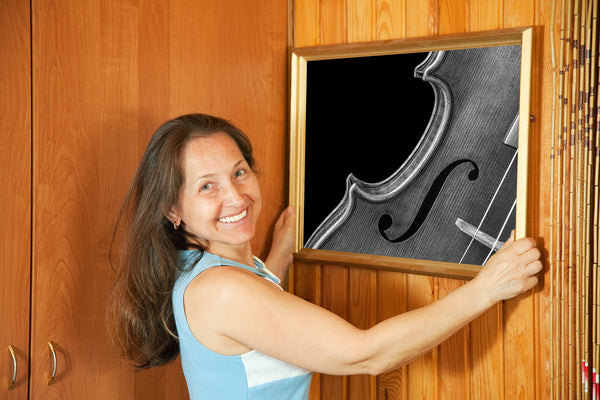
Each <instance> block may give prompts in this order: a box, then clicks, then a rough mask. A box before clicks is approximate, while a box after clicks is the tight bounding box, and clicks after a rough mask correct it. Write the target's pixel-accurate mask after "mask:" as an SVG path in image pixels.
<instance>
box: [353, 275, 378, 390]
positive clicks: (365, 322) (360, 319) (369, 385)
mask: <svg viewBox="0 0 600 400" xmlns="http://www.w3.org/2000/svg"><path fill="white" fill-rule="evenodd" d="M348 278H349V280H348V284H349V290H348V303H349V310H348V320H349V321H350V323H352V324H354V325H355V326H357V327H359V328H361V329H367V328H370V327H372V326H373V325H375V324H376V323H377V296H376V291H377V272H376V271H372V270H367V269H361V268H352V269H350V270H349V276H348ZM348 399H349V400H368V399H375V378H374V377H373V376H369V375H353V376H350V377H348Z"/></svg>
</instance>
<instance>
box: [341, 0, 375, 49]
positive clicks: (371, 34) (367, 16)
mask: <svg viewBox="0 0 600 400" xmlns="http://www.w3.org/2000/svg"><path fill="white" fill-rule="evenodd" d="M347 1H348V11H347V13H348V42H349V43H355V42H369V41H372V40H374V39H375V35H376V29H377V22H376V15H375V4H374V1H375V0H347Z"/></svg>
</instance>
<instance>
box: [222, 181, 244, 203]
mask: <svg viewBox="0 0 600 400" xmlns="http://www.w3.org/2000/svg"><path fill="white" fill-rule="evenodd" d="M223 197H224V198H223V203H224V204H225V205H228V206H237V205H240V204H243V202H244V196H243V195H242V192H241V190H240V188H239V187H237V186H236V185H235V184H233V183H231V184H229V185H227V186H226V188H225V193H224V196H223Z"/></svg>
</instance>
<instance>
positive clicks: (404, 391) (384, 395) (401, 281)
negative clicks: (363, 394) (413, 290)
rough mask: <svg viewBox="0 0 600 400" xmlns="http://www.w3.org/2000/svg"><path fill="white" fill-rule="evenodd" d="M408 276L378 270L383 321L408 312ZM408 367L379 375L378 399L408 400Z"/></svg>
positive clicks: (379, 313) (379, 315)
mask: <svg viewBox="0 0 600 400" xmlns="http://www.w3.org/2000/svg"><path fill="white" fill-rule="evenodd" d="M406 282H407V277H406V275H405V274H402V273H398V272H390V271H378V272H377V304H378V305H377V310H378V320H379V321H383V320H385V319H387V318H391V317H393V316H395V315H398V314H402V313H404V312H406V310H407V308H408V304H407V292H408V290H407V289H408V288H407V283H406ZM407 372H408V368H407V367H406V366H403V367H401V368H398V369H396V370H394V371H390V372H387V373H384V374H381V375H379V376H377V399H378V400H408V383H407V379H408V376H407Z"/></svg>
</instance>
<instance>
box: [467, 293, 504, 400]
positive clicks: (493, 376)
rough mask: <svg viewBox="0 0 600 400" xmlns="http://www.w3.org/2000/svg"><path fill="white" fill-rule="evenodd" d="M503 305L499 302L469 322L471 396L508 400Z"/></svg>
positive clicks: (474, 397) (491, 399)
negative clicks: (505, 392)
mask: <svg viewBox="0 0 600 400" xmlns="http://www.w3.org/2000/svg"><path fill="white" fill-rule="evenodd" d="M502 320H503V312H502V304H497V305H496V306H494V307H492V308H491V309H490V310H488V311H487V312H486V313H484V314H483V315H481V316H480V317H478V318H477V319H475V320H474V321H473V322H471V324H470V325H469V333H470V338H469V344H470V348H469V357H470V361H469V363H470V366H471V398H473V399H490V400H493V399H498V400H503V399H505V398H506V400H508V399H510V398H511V397H510V396H508V397H505V395H504V363H503V360H504V354H503V353H504V352H503V338H502V332H503V330H502V328H503V324H502Z"/></svg>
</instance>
